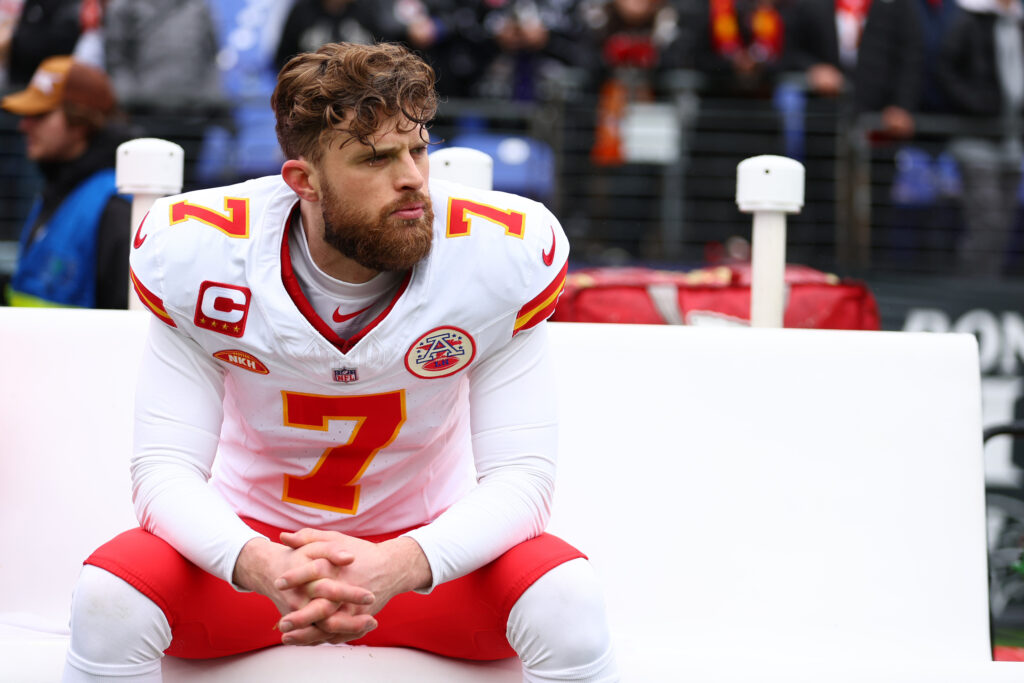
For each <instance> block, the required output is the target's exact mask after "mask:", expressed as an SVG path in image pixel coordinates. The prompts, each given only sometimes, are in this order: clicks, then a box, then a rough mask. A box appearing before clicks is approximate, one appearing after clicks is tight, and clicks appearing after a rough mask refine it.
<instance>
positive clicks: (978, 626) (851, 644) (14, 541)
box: [0, 308, 1024, 683]
mask: <svg viewBox="0 0 1024 683" xmlns="http://www.w3.org/2000/svg"><path fill="white" fill-rule="evenodd" d="M147 317H148V314H145V313H140V312H133V311H67V310H57V311H55V310H44V309H4V308H0V378H2V383H3V384H2V388H3V390H2V391H0V430H2V436H0V681H4V682H7V681H10V682H12V683H14V682H17V683H27V682H30V681H54V680H57V679H58V678H59V675H60V671H61V669H62V666H63V655H64V650H65V648H66V645H67V635H66V622H67V612H68V604H69V598H70V592H71V588H72V586H73V583H74V580H75V576H76V575H77V572H78V567H79V563H80V562H81V560H82V558H83V557H84V556H85V555H86V554H88V552H89V551H90V550H92V549H93V548H94V547H95V546H96V545H97V544H99V543H100V542H102V541H104V540H105V539H107V538H108V537H110V536H111V535H113V534H114V533H116V532H118V531H120V530H122V529H124V528H127V527H129V526H131V525H133V524H134V519H133V516H132V512H131V505H130V501H129V489H128V474H127V466H126V461H127V457H128V452H129V448H130V441H131V438H130V433H131V405H132V391H133V386H134V376H135V366H136V363H137V360H138V356H139V348H140V346H141V343H142V340H143V338H144V334H145V328H146V325H147ZM552 339H553V343H554V347H555V353H556V354H557V361H558V362H557V381H558V385H559V392H560V393H559V396H560V406H561V412H562V429H561V469H560V473H559V480H558V487H557V492H556V502H555V509H554V515H553V518H552V523H551V530H552V531H554V532H556V533H559V534H561V535H563V536H564V537H566V538H567V539H569V540H571V541H572V542H573V543H575V544H576V545H578V546H579V547H580V548H581V549H583V550H584V551H585V552H587V553H588V554H589V555H590V557H591V560H592V561H593V563H594V565H595V566H596V568H597V570H598V572H599V573H600V575H601V577H602V579H603V582H604V585H605V592H606V599H607V602H608V609H609V617H610V622H611V627H612V631H613V635H614V637H615V639H616V642H617V647H618V655H619V659H620V661H621V664H622V670H623V674H624V678H623V680H626V681H658V682H661V681H701V682H709V683H717V682H722V683H726V682H729V683H731V682H739V681H743V682H765V683H767V682H775V681H778V682H779V683H782V682H783V681H785V682H786V683H792V682H802V681H806V682H807V683H811V682H812V681H813V682H814V683H818V682H821V681H827V682H830V683H831V682H839V683H843V682H846V681H849V682H851V683H852V682H853V681H858V682H860V681H865V680H871V681H883V682H887V681H892V682H893V683H896V682H899V683H917V682H921V683H925V682H926V681H927V682H928V683H936V682H938V683H945V682H949V683H953V682H954V681H955V682H956V683H962V682H964V681H971V682H986V681H1000V682H1001V681H1015V682H1017V683H1019V681H1021V680H1024V664H1019V663H1014V662H991V661H990V655H989V634H988V621H987V598H986V569H985V562H986V560H985V552H986V550H985V540H984V532H985V524H984V503H983V473H982V455H981V415H980V412H981V411H980V398H979V372H978V359H977V349H976V345H975V342H974V339H973V337H971V336H969V335H926V334H909V333H878V332H834V331H814V330H773V329H764V330H755V329H707V328H689V327H669V326H664V327H662V326H611V325H600V326H599V325H584V324H556V325H552ZM164 670H165V680H167V681H171V682H174V681H199V682H204V681H276V680H332V679H334V678H336V677H337V675H338V674H339V672H341V671H344V672H345V674H346V676H345V677H346V680H354V681H364V680H365V681H370V680H372V681H385V680H386V681H406V680H409V681H451V682H458V681H467V682H468V681H495V682H498V681H501V682H504V681H516V680H518V679H519V674H518V664H517V662H516V661H515V660H506V661H504V662H497V663H491V664H474V663H467V662H459V661H452V660H445V659H442V658H439V657H434V656H431V655H427V654H424V653H420V652H415V651H411V650H401V649H378V648H357V647H346V646H342V647H319V648H295V649H292V648H283V647H282V648H271V649H268V650H264V651H261V652H257V653H253V654H250V655H245V656H240V657H233V658H226V659H222V660H215V661H209V662H188V661H182V660H174V659H168V660H167V661H166V663H165V666H164ZM296 671H301V674H300V675H299V676H298V677H297V676H296V674H295V672H296Z"/></svg>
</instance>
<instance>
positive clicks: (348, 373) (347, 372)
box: [334, 368, 359, 384]
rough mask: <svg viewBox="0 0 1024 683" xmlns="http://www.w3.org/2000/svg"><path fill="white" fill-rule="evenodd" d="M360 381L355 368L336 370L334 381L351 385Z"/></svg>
mask: <svg viewBox="0 0 1024 683" xmlns="http://www.w3.org/2000/svg"><path fill="white" fill-rule="evenodd" d="M357 379H359V374H358V373H357V372H356V369H355V368H334V381H335V382H344V383H345V384H351V383H352V382H355V381H356V380H357Z"/></svg>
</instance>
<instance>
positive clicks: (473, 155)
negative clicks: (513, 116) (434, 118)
mask: <svg viewBox="0 0 1024 683" xmlns="http://www.w3.org/2000/svg"><path fill="white" fill-rule="evenodd" d="M430 177H431V178H440V179H441V180H451V181H452V182H456V183H462V184H463V185H470V186H472V187H476V188H479V189H481V190H492V189H494V160H493V159H491V155H489V154H487V153H486V152H481V151H480V150H477V149H472V148H470V147H445V148H444V149H439V150H437V151H436V152H434V153H433V154H431V155H430Z"/></svg>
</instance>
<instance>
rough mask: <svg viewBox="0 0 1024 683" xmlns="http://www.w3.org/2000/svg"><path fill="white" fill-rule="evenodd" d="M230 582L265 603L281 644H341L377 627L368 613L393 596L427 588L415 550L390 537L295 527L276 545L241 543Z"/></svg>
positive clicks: (411, 543)
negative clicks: (270, 605) (273, 610)
mask: <svg viewBox="0 0 1024 683" xmlns="http://www.w3.org/2000/svg"><path fill="white" fill-rule="evenodd" d="M234 578H235V583H236V584H238V585H240V586H242V587H244V588H249V589H251V590H254V591H256V592H258V593H262V594H263V595H266V596H267V597H268V598H270V599H271V600H272V601H273V602H274V604H275V605H276V606H277V608H278V611H280V612H281V615H282V616H281V619H280V621H279V622H278V624H277V627H278V628H279V629H280V630H281V631H282V633H283V635H282V638H281V642H282V643H284V644H285V645H317V644H320V643H344V642H347V641H350V640H356V639H357V638H361V637H363V636H364V635H366V634H367V633H369V632H370V631H371V630H373V629H374V628H376V627H377V621H376V619H374V617H373V615H375V614H377V613H378V612H380V610H381V609H383V608H384V606H385V605H386V604H387V603H388V601H390V600H391V598H393V597H394V596H395V595H398V594H399V593H403V592H405V591H408V590H413V589H415V588H420V587H424V586H427V585H429V584H430V568H429V564H428V563H427V561H426V557H425V556H424V555H423V551H422V550H420V547H419V544H417V543H416V541H414V540H412V539H411V538H407V537H401V536H400V537H398V538H394V539H391V540H388V541H384V542H381V543H371V542H369V541H364V540H361V539H358V538H354V537H352V536H346V535H345V534H341V533H338V532H336V531H321V530H317V529H302V530H300V531H297V532H295V533H283V534H281V538H280V543H274V542H272V541H268V540H267V539H263V538H258V539H253V540H252V541H249V543H247V544H246V545H245V546H244V547H243V548H242V552H241V553H240V554H239V557H238V561H237V563H236V565H235V577H234Z"/></svg>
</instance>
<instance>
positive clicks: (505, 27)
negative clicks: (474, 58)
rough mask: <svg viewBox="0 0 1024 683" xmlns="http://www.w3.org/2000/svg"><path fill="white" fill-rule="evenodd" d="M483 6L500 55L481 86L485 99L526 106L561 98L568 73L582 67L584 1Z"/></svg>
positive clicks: (495, 0) (498, 1)
mask: <svg viewBox="0 0 1024 683" xmlns="http://www.w3.org/2000/svg"><path fill="white" fill-rule="evenodd" d="M482 4H483V6H484V13H483V26H484V28H485V29H486V30H487V32H488V33H489V34H490V35H491V36H492V38H493V40H494V42H495V44H496V45H497V49H498V51H497V54H496V55H495V56H494V58H493V60H491V61H490V64H489V67H488V70H487V73H486V74H485V75H484V76H483V80H482V81H481V83H480V86H481V87H480V94H481V95H482V96H484V97H499V98H503V99H512V100H522V101H533V100H537V99H544V98H546V97H547V96H548V95H551V94H557V92H558V88H559V87H560V84H561V83H562V82H563V81H564V80H565V77H566V67H570V66H574V65H577V64H579V63H580V57H581V55H580V52H579V47H578V43H579V40H580V38H581V36H582V33H583V31H582V26H581V25H580V23H579V21H578V13H577V9H578V5H579V4H580V2H579V0H484V2H483V3H482ZM548 86H553V87H551V88H549V87H548ZM546 90H550V92H546Z"/></svg>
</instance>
